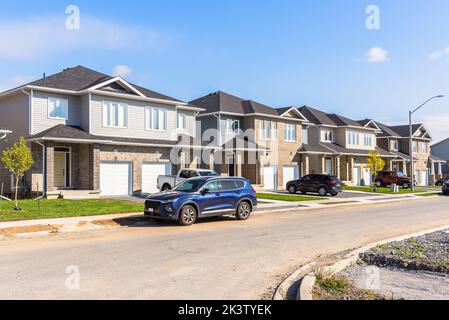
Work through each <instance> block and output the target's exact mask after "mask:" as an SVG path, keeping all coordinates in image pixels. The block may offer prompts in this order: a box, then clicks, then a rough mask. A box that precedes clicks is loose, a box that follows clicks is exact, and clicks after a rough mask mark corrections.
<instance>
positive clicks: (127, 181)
mask: <svg viewBox="0 0 449 320" xmlns="http://www.w3.org/2000/svg"><path fill="white" fill-rule="evenodd" d="M166 174H170V165H169V164H165V163H143V164H142V193H155V192H157V191H158V190H157V187H156V185H157V177H158V176H159V175H166ZM132 181H133V174H132V163H131V162H106V161H104V162H103V161H102V162H100V190H101V195H102V196H125V195H130V194H131V193H132Z"/></svg>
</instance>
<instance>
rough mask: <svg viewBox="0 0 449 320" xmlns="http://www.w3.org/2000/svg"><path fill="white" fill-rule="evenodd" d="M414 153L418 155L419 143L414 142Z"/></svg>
mask: <svg viewBox="0 0 449 320" xmlns="http://www.w3.org/2000/svg"><path fill="white" fill-rule="evenodd" d="M413 153H418V142H416V141H413Z"/></svg>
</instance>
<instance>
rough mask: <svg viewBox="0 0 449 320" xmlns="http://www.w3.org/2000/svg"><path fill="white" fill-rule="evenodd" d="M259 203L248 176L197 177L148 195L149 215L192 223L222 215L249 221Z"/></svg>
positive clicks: (188, 224) (147, 208)
mask: <svg viewBox="0 0 449 320" xmlns="http://www.w3.org/2000/svg"><path fill="white" fill-rule="evenodd" d="M256 206H257V198H256V191H255V190H254V188H253V187H252V185H251V183H250V182H249V181H248V180H246V179H243V178H221V177H196V178H191V179H189V180H186V181H184V182H181V183H180V184H179V185H177V186H176V187H175V188H174V189H173V190H172V191H170V192H163V193H158V194H154V195H151V196H149V197H148V198H146V200H145V215H146V216H149V217H152V218H155V219H161V220H162V219H164V220H173V221H178V223H179V224H180V225H182V226H190V225H192V224H194V223H195V221H197V219H201V218H204V217H214V216H222V215H234V216H235V217H236V218H237V219H238V220H247V219H248V218H249V217H250V215H251V212H252V211H253V210H254V208H255V207H256Z"/></svg>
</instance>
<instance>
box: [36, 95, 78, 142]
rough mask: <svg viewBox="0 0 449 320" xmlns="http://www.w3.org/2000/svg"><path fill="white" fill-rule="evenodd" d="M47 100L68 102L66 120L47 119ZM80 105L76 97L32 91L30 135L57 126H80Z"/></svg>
mask: <svg viewBox="0 0 449 320" xmlns="http://www.w3.org/2000/svg"><path fill="white" fill-rule="evenodd" d="M48 98H58V99H66V100H68V105H69V110H68V120H67V121H66V120H64V119H51V118H49V117H48ZM80 105H81V99H80V97H77V96H70V95H61V94H55V93H49V92H41V91H34V92H33V103H32V108H31V110H32V134H37V133H39V132H42V131H44V130H47V129H50V128H52V127H54V126H57V125H58V124H66V125H72V126H79V125H80V115H81V112H80Z"/></svg>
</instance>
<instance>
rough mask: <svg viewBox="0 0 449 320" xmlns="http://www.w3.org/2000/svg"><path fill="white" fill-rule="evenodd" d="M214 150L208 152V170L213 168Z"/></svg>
mask: <svg viewBox="0 0 449 320" xmlns="http://www.w3.org/2000/svg"><path fill="white" fill-rule="evenodd" d="M214 152H215V151H212V152H211V153H209V170H214V169H215V156H214Z"/></svg>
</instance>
